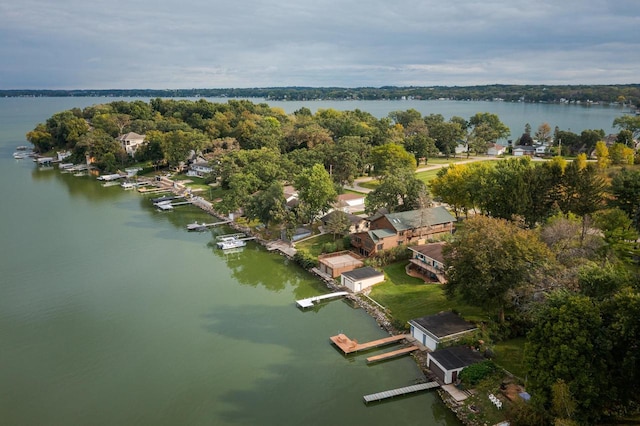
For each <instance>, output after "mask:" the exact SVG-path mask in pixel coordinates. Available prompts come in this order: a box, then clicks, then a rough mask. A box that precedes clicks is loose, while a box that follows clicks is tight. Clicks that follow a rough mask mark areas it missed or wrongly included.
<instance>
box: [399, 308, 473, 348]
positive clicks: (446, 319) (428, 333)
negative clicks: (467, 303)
mask: <svg viewBox="0 0 640 426" xmlns="http://www.w3.org/2000/svg"><path fill="white" fill-rule="evenodd" d="M409 325H410V326H411V336H412V337H413V338H415V339H416V340H417V341H418V342H420V343H422V344H423V345H424V346H426V347H427V348H429V349H430V350H432V351H435V350H436V349H437V348H438V344H440V343H442V342H448V341H451V340H456V339H458V338H459V337H460V336H462V335H464V334H466V333H469V332H470V331H473V330H476V329H477V327H476V326H475V325H473V324H471V323H469V322H467V321H465V320H463V319H462V318H461V317H460V316H458V315H456V314H454V313H453V312H451V311H447V312H440V313H438V314H435V315H428V316H426V317H422V318H416V319H412V320H410V321H409Z"/></svg>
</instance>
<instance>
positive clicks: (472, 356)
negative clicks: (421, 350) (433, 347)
mask: <svg viewBox="0 0 640 426" xmlns="http://www.w3.org/2000/svg"><path fill="white" fill-rule="evenodd" d="M429 356H430V357H431V358H433V359H434V360H436V361H438V363H439V364H440V365H442V366H443V367H444V368H445V369H447V370H456V369H458V368H464V367H468V366H470V365H472V364H475V363H477V362H480V361H484V357H483V356H482V355H481V354H480V353H479V352H477V351H474V350H473V349H471V348H469V347H468V346H453V347H451V348H446V349H440V350H438V351H435V352H431V353H430V354H429Z"/></svg>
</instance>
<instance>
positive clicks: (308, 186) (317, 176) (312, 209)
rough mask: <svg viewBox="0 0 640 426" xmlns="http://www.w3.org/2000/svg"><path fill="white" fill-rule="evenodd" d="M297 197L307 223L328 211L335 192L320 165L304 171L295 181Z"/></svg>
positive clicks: (331, 182)
mask: <svg viewBox="0 0 640 426" xmlns="http://www.w3.org/2000/svg"><path fill="white" fill-rule="evenodd" d="M295 187H296V188H297V190H298V197H299V199H300V203H301V205H302V208H303V209H304V212H305V215H306V218H307V221H308V223H311V222H313V220H314V218H315V217H316V216H317V215H318V214H322V213H324V212H326V211H327V210H329V208H330V207H331V204H332V203H333V202H334V201H335V200H336V196H337V192H336V189H335V186H334V185H333V181H332V180H331V176H329V173H328V172H327V170H326V169H325V168H324V167H323V166H322V164H315V165H314V166H313V167H311V168H310V169H304V170H303V171H302V173H300V174H299V175H298V176H297V177H296V179H295Z"/></svg>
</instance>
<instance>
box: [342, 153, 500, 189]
mask: <svg viewBox="0 0 640 426" xmlns="http://www.w3.org/2000/svg"><path fill="white" fill-rule="evenodd" d="M487 160H499V158H498V157H489V156H485V157H469V158H468V159H465V160H462V161H456V162H455V164H466V163H474V162H476V161H487ZM447 166H449V163H446V164H427V165H424V166H422V167H419V168H418V169H417V170H416V173H417V172H426V171H427V170H438V169H441V168H443V167H447ZM373 179H374V178H372V177H369V176H365V177H359V178H358V179H356V180H355V181H354V182H353V185H351V186H349V185H345V189H348V190H350V191H356V192H362V193H363V194H368V193H369V192H371V191H373V190H372V189H369V188H365V187H364V186H361V185H360V184H361V183H364V182H369V181H371V180H373Z"/></svg>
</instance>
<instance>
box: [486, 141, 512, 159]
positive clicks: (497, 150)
mask: <svg viewBox="0 0 640 426" xmlns="http://www.w3.org/2000/svg"><path fill="white" fill-rule="evenodd" d="M505 152H507V147H506V146H502V145H500V144H497V143H492V144H490V145H489V148H487V155H492V156H495V157H497V156H499V155H504V154H505Z"/></svg>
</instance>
